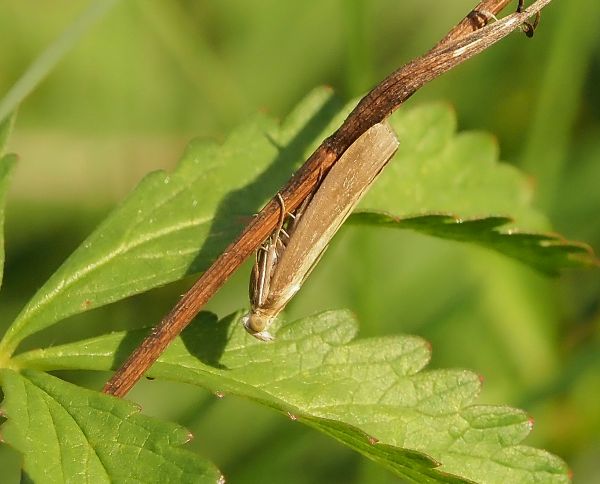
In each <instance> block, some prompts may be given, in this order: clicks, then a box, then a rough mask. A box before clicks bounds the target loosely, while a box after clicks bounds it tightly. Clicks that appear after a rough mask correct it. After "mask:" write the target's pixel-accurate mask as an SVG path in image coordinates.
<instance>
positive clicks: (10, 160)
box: [0, 131, 17, 286]
mask: <svg viewBox="0 0 600 484" xmlns="http://www.w3.org/2000/svg"><path fill="white" fill-rule="evenodd" d="M1 136H2V132H1V131H0V137H1ZM0 153H2V146H1V145H0ZM16 163H17V157H16V156H15V155H5V156H3V157H1V158H0V286H1V285H2V276H3V274H4V207H5V204H6V194H7V193H8V187H9V183H10V178H11V174H12V172H13V169H14V167H15V165H16Z"/></svg>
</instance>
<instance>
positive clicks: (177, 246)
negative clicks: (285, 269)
mask: <svg viewBox="0 0 600 484" xmlns="http://www.w3.org/2000/svg"><path fill="white" fill-rule="evenodd" d="M334 115H337V116H338V119H335V121H332V118H333V117H334ZM340 116H341V114H340V113H339V106H338V105H337V101H336V100H335V99H333V98H332V96H331V93H330V92H329V91H326V90H320V91H318V92H315V93H314V94H313V95H312V96H310V97H309V98H308V99H307V100H305V102H304V103H303V104H302V106H301V108H299V109H298V110H297V111H296V112H294V113H292V115H291V116H290V117H289V118H288V121H287V122H286V123H285V124H284V125H283V126H279V125H278V124H277V123H276V122H275V121H274V120H272V119H270V118H268V117H266V116H263V115H259V116H256V117H255V118H254V119H252V120H251V121H249V122H248V123H246V124H245V125H244V126H242V127H241V128H239V129H238V130H237V131H235V132H234V133H232V134H231V135H230V136H229V138H228V139H227V141H226V142H225V143H224V144H223V145H221V146H218V145H216V144H214V143H208V142H205V141H193V142H192V143H190V145H189V146H188V148H187V150H186V152H185V153H184V155H183V157H182V159H181V161H180V163H179V165H178V167H177V169H176V170H175V171H174V172H173V173H172V174H166V173H164V172H162V171H160V172H155V173H151V174H150V175H148V176H147V177H146V178H144V180H142V182H141V183H140V184H139V185H138V187H137V188H136V189H135V191H134V192H133V193H132V194H131V195H130V196H129V197H128V198H127V199H126V200H125V201H124V202H123V203H122V204H121V206H120V207H118V208H117V209H115V211H114V212H113V213H112V214H111V215H109V217H108V218H107V219H106V220H105V221H104V222H103V223H102V224H100V226H99V227H98V228H97V229H96V231H95V232H94V233H93V234H92V235H90V237H88V239H87V240H85V241H84V242H83V244H82V245H81V246H80V247H79V248H78V249H77V250H76V251H75V252H74V253H73V254H72V255H71V256H70V257H69V258H68V259H67V261H66V262H65V263H64V264H63V265H62V266H61V267H60V268H59V269H58V270H57V271H56V272H55V273H54V274H53V275H52V277H51V278H50V279H49V280H48V281H47V282H46V284H44V286H43V287H42V288H40V290H39V291H38V292H37V294H36V295H35V296H34V297H33V298H32V299H31V300H30V301H29V303H28V304H27V306H26V307H25V308H24V309H23V311H22V312H21V314H20V315H19V316H18V317H17V319H16V320H15V321H14V323H13V325H12V326H11V327H10V329H9V330H8V332H7V334H6V335H5V337H4V339H3V340H2V343H0V346H1V348H0V352H3V353H5V354H11V353H12V352H13V351H14V349H15V348H16V346H17V345H18V343H19V342H20V341H21V340H22V339H23V338H25V337H27V336H29V335H30V334H32V333H34V332H36V331H39V330H41V329H43V328H46V327H48V326H50V325H52V324H54V323H55V322H57V321H60V320H61V319H64V318H66V317H68V316H71V315H73V314H77V313H80V312H83V311H86V310H89V309H92V308H95V307H98V306H102V305H104V304H108V303H111V302H114V301H117V300H119V299H123V298H125V297H127V296H130V295H132V294H136V293H139V292H143V291H146V290H148V289H151V288H153V287H156V286H160V285H163V284H166V283H168V282H172V281H175V280H177V279H180V278H181V277H183V276H185V275H186V274H190V273H195V272H198V271H200V270H203V269H204V268H206V266H207V265H209V264H210V262H211V261H212V260H213V259H214V258H215V257H216V256H217V255H218V254H219V253H220V252H221V251H222V250H223V249H224V248H225V247H226V245H227V244H228V243H229V242H230V241H231V239H232V238H233V237H234V236H235V234H236V233H238V232H239V231H240V230H241V228H242V227H243V223H244V221H245V220H249V218H250V217H251V216H252V214H253V213H254V212H255V211H256V210H257V209H258V208H259V207H260V206H261V205H262V204H263V203H264V202H265V201H266V200H267V199H268V198H269V197H270V196H271V195H272V192H273V190H276V189H277V188H276V187H278V186H280V185H282V184H283V183H284V182H285V181H286V179H287V178H288V177H289V175H290V172H292V171H293V169H294V167H295V165H297V164H298V163H300V162H301V160H303V159H304V158H305V157H306V156H308V154H310V153H311V152H312V150H313V149H314V148H315V144H316V143H318V141H319V140H320V139H321V138H322V137H323V136H325V134H324V133H327V132H330V131H331V130H332V129H333V126H335V125H336V124H338V123H339V122H340V120H339V117H340Z"/></svg>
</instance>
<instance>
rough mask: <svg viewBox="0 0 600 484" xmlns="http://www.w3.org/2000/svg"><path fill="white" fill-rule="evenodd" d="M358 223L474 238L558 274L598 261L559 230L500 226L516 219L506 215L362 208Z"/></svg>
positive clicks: (355, 219) (466, 239)
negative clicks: (390, 211)
mask: <svg viewBox="0 0 600 484" xmlns="http://www.w3.org/2000/svg"><path fill="white" fill-rule="evenodd" d="M351 220H352V221H353V222H354V223H358V224H364V225H377V226H389V227H393V228H400V229H405V228H406V229H412V230H416V231H419V232H422V233H425V234H429V235H433V236H435V237H441V238H443V239H450V240H458V241H461V242H471V243H475V244H477V245H480V246H482V247H486V248H488V249H493V250H495V251H497V252H500V253H502V254H504V255H507V256H510V257H513V258H514V259H517V260H520V261H521V262H524V263H525V264H527V265H530V266H532V267H534V268H536V269H538V270H539V271H541V272H545V273H547V274H551V275H555V274H557V273H558V269H559V268H567V267H581V265H597V264H598V261H597V259H596V257H595V256H594V253H593V251H592V248H591V247H590V246H588V245H586V244H582V243H580V242H569V241H566V240H564V239H563V238H561V237H560V236H559V235H556V234H551V233H548V234H545V233H524V232H518V231H516V230H513V229H508V230H507V231H502V230H499V229H500V227H502V226H504V225H506V224H511V223H512V222H513V221H512V220H511V219H509V218H506V217H486V218H479V219H466V220H464V219H460V218H456V217H453V216H449V215H421V216H415V217H406V218H402V217H397V216H393V215H389V214H387V213H382V212H366V211H365V212H358V213H355V214H354V215H353V216H352V219H351Z"/></svg>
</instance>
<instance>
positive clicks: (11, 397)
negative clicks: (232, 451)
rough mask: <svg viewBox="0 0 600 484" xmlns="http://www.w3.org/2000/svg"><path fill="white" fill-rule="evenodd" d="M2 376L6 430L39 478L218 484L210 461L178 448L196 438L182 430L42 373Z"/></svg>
mask: <svg viewBox="0 0 600 484" xmlns="http://www.w3.org/2000/svg"><path fill="white" fill-rule="evenodd" d="M0 377H1V379H2V388H3V391H4V394H5V399H4V402H3V411H4V412H5V415H6V417H7V418H8V420H7V422H5V423H4V424H3V426H2V435H3V438H4V441H5V442H7V443H8V444H10V445H11V446H13V447H15V448H16V449H17V450H19V451H20V452H22V453H23V455H24V464H23V468H24V472H25V473H26V474H27V476H28V477H29V478H30V479H32V480H33V481H35V482H94V483H100V482H148V483H150V482H156V483H163V482H190V483H191V482H207V483H208V482H210V483H216V482H219V479H220V473H219V471H218V470H217V469H216V468H215V467H214V466H213V465H212V464H211V463H209V462H206V461H203V460H202V459H200V458H199V457H198V456H196V455H195V454H193V453H192V452H189V451H187V450H183V449H180V448H178V447H179V446H181V445H183V444H184V443H186V442H188V441H189V440H190V438H191V435H190V433H189V432H188V431H187V430H185V429H184V428H182V427H179V426H177V425H175V424H172V423H167V422H161V421H159V420H156V419H151V418H149V417H145V416H143V415H140V414H139V408H137V407H136V406H135V405H133V404H131V403H129V402H126V401H123V400H119V399H117V398H113V397H109V396H107V395H103V394H102V393H98V392H93V391H90V390H85V389H83V388H80V387H77V386H75V385H71V384H69V383H66V382H64V381H62V380H59V379H57V378H55V377H52V376H50V375H47V374H44V373H40V372H37V371H24V372H23V373H22V374H17V373H15V372H13V371H11V370H2V371H1V373H0Z"/></svg>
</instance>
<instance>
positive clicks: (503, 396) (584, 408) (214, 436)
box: [0, 0, 600, 484]
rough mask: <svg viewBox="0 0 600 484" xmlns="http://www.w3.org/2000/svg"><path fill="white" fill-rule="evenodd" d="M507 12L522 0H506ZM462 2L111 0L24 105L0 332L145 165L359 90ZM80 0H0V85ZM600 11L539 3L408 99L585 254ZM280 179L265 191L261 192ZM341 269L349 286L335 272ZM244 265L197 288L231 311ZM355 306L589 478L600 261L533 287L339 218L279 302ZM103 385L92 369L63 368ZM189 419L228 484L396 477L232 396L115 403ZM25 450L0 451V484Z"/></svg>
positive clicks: (592, 236) (132, 310) (153, 391)
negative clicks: (523, 28) (514, 174)
mask: <svg viewBox="0 0 600 484" xmlns="http://www.w3.org/2000/svg"><path fill="white" fill-rule="evenodd" d="M515 3H516V2H515ZM474 4H475V2H474V0H454V1H452V2H440V1H438V0H404V1H398V0H303V1H302V2H282V1H281V0H261V1H260V2H249V1H247V0H218V1H217V0H214V1H210V0H207V1H191V0H170V1H167V0H143V1H142V0H131V1H121V2H119V3H118V4H117V5H116V7H115V8H113V9H112V10H111V11H110V12H109V14H108V15H107V16H106V17H104V18H103V19H102V20H101V22H100V23H99V24H98V25H96V26H95V27H94V28H93V29H92V30H91V31H90V32H88V33H87V34H86V35H85V37H84V38H83V40H82V41H81V42H79V43H78V44H77V45H76V47H75V49H74V50H73V51H72V52H71V53H69V55H68V56H67V57H66V58H65V59H64V60H63V61H62V62H61V63H60V64H59V65H58V67H57V68H56V69H55V70H54V71H52V73H51V74H50V76H49V77H48V78H47V79H46V81H45V82H44V83H43V84H42V85H41V86H40V87H39V88H38V89H37V90H36V91H35V92H34V93H33V95H31V96H30V97H29V98H28V99H27V100H26V102H25V103H24V104H23V105H22V106H21V109H20V112H19V117H18V120H17V125H16V128H15V131H14V133H13V135H12V137H11V139H10V142H9V150H10V151H13V152H16V153H18V154H19V156H20V158H21V162H20V164H19V166H18V168H17V171H16V174H15V176H14V180H13V184H12V189H11V192H10V196H9V202H8V208H7V221H6V254H7V256H6V269H5V278H4V287H3V290H2V293H1V294H0V308H1V311H2V315H3V317H2V320H1V321H0V324H1V325H2V327H3V328H4V327H6V326H7V325H8V324H9V323H10V322H11V320H12V318H13V317H14V316H15V315H16V313H17V312H18V311H19V310H20V308H21V307H22V306H23V304H24V303H25V302H26V301H27V300H28V299H29V298H30V297H31V295H32V294H33V292H34V291H35V290H36V289H37V288H38V287H39V286H40V285H41V284H42V283H43V282H44V281H45V280H46V278H47V277H48V276H49V275H50V274H51V273H52V272H53V271H54V270H55V269H56V268H57V267H58V265H59V264H60V263H61V262H62V261H63V260H64V259H65V258H66V257H67V256H68V255H69V253H70V252H71V251H72V250H73V249H74V248H75V247H77V246H78V244H79V243H80V242H81V241H82V240H83V239H84V238H85V236H86V235H87V234H88V233H89V232H90V231H91V230H92V229H93V228H94V227H95V225H96V224H97V223H98V222H99V221H100V220H102V219H103V217H104V216H105V215H106V214H107V213H108V211H110V209H111V208H112V207H114V206H115V204H117V203H118V202H119V201H120V200H121V199H122V198H123V197H124V196H125V195H126V194H127V193H128V192H129V191H130V190H131V189H132V188H133V187H134V186H135V184H136V183H137V182H138V181H139V179H140V178H141V177H142V176H143V175H144V174H145V173H146V172H148V171H150V170H153V169H156V168H166V169H171V168H172V167H173V166H174V165H175V163H176V161H177V159H178V157H179V155H180V154H181V152H182V150H183V148H184V146H185V144H186V142H187V141H188V140H189V139H191V138H192V137H196V136H199V137H205V138H210V139H217V140H222V139H224V137H225V136H226V135H227V133H228V132H229V131H230V130H231V129H232V128H233V127H235V126H236V125H238V124H240V123H241V122H243V121H244V120H245V119H247V118H248V117H249V116H250V115H251V114H252V113H254V112H256V111H257V110H264V111H267V112H269V113H271V114H272V115H274V116H277V117H279V118H282V117H284V116H285V115H286V114H287V113H288V112H289V111H290V109H291V108H292V107H293V106H294V105H295V104H296V103H297V102H298V101H299V100H300V99H302V98H303V97H304V96H305V95H306V94H307V93H308V92H309V91H310V90H311V89H313V88H314V87H316V86H318V85H322V84H328V85H331V86H332V87H333V89H334V90H335V91H336V92H337V93H338V94H339V95H340V96H342V97H343V98H344V99H347V100H349V99H352V98H353V97H355V96H359V95H361V94H362V93H364V92H365V91H366V90H368V89H369V87H371V86H372V85H374V84H375V83H377V82H378V81H379V80H380V79H382V78H383V77H384V76H385V75H386V74H388V73H389V72H390V71H391V70H393V69H395V68H396V67H398V66H400V65H401V64H403V63H404V62H406V61H408V60H410V59H411V58H413V57H415V56H418V55H419V54H421V53H423V52H424V51H426V50H427V49H428V48H430V47H431V46H432V45H433V44H434V43H435V42H436V41H437V40H438V39H439V38H440V37H441V36H442V35H443V34H444V33H445V32H446V31H447V30H448V29H449V28H450V27H451V26H452V25H454V24H455V23H456V22H458V21H459V20H460V19H461V18H462V16H464V15H465V14H466V12H468V11H469V9H470V8H472V7H473V6H474ZM85 5H86V4H85V3H83V2H72V1H65V0H55V1H54V2H51V5H50V4H44V5H42V4H41V3H40V2H37V1H33V0H3V2H2V4H1V5H0V35H1V39H2V41H1V42H0V96H2V95H4V93H6V92H7V91H8V89H9V88H10V87H11V86H12V84H13V83H14V82H15V81H16V80H17V79H18V78H19V77H20V75H21V74H22V73H23V71H24V70H25V69H26V67H27V66H28V65H29V63H30V62H31V61H32V60H33V59H34V58H35V57H36V56H37V55H38V54H39V53H40V52H41V51H42V50H43V49H44V48H45V47H46V46H48V44H49V43H51V42H52V41H53V40H54V39H55V38H56V37H57V36H58V35H59V34H60V33H61V32H62V31H63V30H64V29H65V28H66V27H67V26H68V25H69V24H70V23H71V22H72V21H73V20H74V19H75V17H76V16H77V15H78V14H79V13H80V12H81V11H82V9H83V8H84V7H85ZM599 20H600V2H598V0H569V1H568V2H567V1H563V2H558V1H557V2H553V3H552V4H551V5H550V7H549V8H547V9H546V10H545V11H544V14H543V17H542V24H541V26H540V28H539V30H538V32H537V33H536V36H535V38H534V39H533V40H528V39H526V38H525V37H524V36H523V35H519V34H513V35H511V36H510V37H509V38H508V39H506V40H504V41H503V42H501V43H500V44H499V45H497V46H495V47H493V48H492V49H491V50H490V51H488V52H486V53H484V54H483V55H481V56H479V57H478V58H476V59H474V60H472V61H470V62H468V63H467V64H466V65H463V66H461V67H459V68H457V69H455V70H454V71H453V72H451V73H449V74H447V75H445V76H444V77H443V78H441V79H439V80H437V81H435V82H434V83H433V84H431V85H430V86H427V87H426V88H425V89H423V90H422V91H421V92H420V93H418V94H417V95H416V96H415V97H414V98H413V99H412V100H410V101H409V103H408V104H409V105H417V104H419V103H424V102H427V101H430V100H444V101H447V102H449V103H451V104H452V105H453V106H454V108H455V110H456V113H457V117H458V120H459V127H460V129H461V130H463V129H476V130H485V131H489V132H492V133H494V134H495V135H496V136H497V138H498V140H499V144H500V146H501V154H502V155H501V156H502V159H503V160H506V162H508V163H512V164H515V165H517V166H519V167H520V168H522V169H523V170H524V171H525V172H527V173H528V174H529V175H530V176H531V179H532V182H533V183H535V184H536V187H537V198H536V200H535V201H534V203H535V204H536V205H537V206H538V207H540V209H542V210H543V211H544V212H545V213H546V214H547V215H548V216H549V218H550V219H551V221H552V223H553V226H554V228H555V229H556V230H557V231H559V232H560V233H562V234H563V235H565V236H566V237H568V238H570V239H578V240H582V241H585V242H588V243H589V244H590V245H592V247H594V248H595V250H596V252H599V251H600V89H599V86H600V34H598V25H600V24H599ZM273 188H274V190H275V189H276V187H273ZM340 274H343V277H340V276H339V275H340ZM247 277H248V266H246V267H245V268H244V270H242V271H240V272H239V273H238V274H237V275H235V276H234V277H233V279H232V280H231V282H230V283H228V285H227V286H226V287H225V288H224V289H223V290H222V291H221V292H220V293H219V294H218V295H217V297H216V298H215V299H214V300H213V301H211V303H210V304H209V307H208V309H210V310H213V311H215V312H216V313H217V314H219V316H224V315H226V314H228V313H229V312H231V311H234V310H236V309H238V308H240V307H242V306H244V305H246V304H247V289H246V285H247V282H246V281H247ZM190 283H191V280H187V281H181V282H180V283H177V284H173V285H170V286H168V287H165V288H162V289H159V290H154V291H151V292H150V293H149V294H143V295H140V296H136V297H133V298H130V299H128V300H126V301H123V302H119V303H117V304H113V305H111V306H108V307H105V308H100V309H98V310H95V311H92V312H90V313H86V314H83V315H79V316H76V317H73V318H71V319H69V320H68V321H65V322H64V323H62V324H60V325H59V326H58V327H57V328H55V329H52V330H48V331H46V332H44V334H42V335H40V336H39V337H38V338H37V339H36V340H33V341H31V342H29V345H30V346H35V345H36V344H45V345H48V344H58V343H60V342H64V341H67V340H69V341H70V340H74V339H79V338H81V337H86V336H90V335H96V334H101V333H105V332H107V331H110V330H114V329H123V328H130V327H140V326H149V325H152V324H154V323H155V322H157V321H158V320H159V319H160V318H161V316H162V315H163V314H164V313H165V312H166V311H167V310H168V309H169V308H170V306H171V305H172V304H173V303H174V302H175V300H176V299H177V298H178V296H179V294H181V293H182V292H183V291H184V290H185V288H187V287H188V286H189V284H190ZM342 307H344V308H351V309H352V310H354V311H355V312H356V313H357V315H358V317H359V319H360V321H361V325H362V327H361V336H369V335H382V334H397V333H412V334H419V335H422V336H424V337H426V338H427V339H428V340H429V341H431V342H432V345H433V360H432V366H433V367H466V368H472V369H474V370H475V371H477V372H479V373H481V374H482V375H484V377H485V385H484V391H483V394H482V396H481V401H482V402H489V403H508V404H510V405H514V406H519V407H522V408H524V409H526V410H527V411H528V412H529V413H530V414H531V415H532V416H533V417H534V418H535V421H536V426H535V429H534V432H533V433H532V435H531V437H530V438H529V439H528V441H527V443H529V444H531V445H535V446H541V447H544V448H546V449H548V450H550V451H552V452H554V453H556V454H558V455H560V456H562V457H563V458H565V459H566V460H567V462H568V463H569V465H570V466H571V467H572V469H573V471H574V476H575V482H581V483H588V482H590V483H591V482H600V403H599V401H600V390H599V389H600V351H599V350H600V338H599V336H600V274H599V271H598V270H590V271H571V272H568V273H565V274H564V275H563V276H562V277H560V278H558V279H547V278H545V277H542V276H540V275H539V274H536V273H534V272H533V271H531V270H529V269H527V268H525V267H523V266H521V265H519V264H518V263H515V262H512V261H510V260H507V259H505V258H502V257H500V256H497V255H495V254H492V253H490V252H487V251H484V250H483V249H477V248H474V247H470V246H464V245H462V244H458V243H451V242H447V241H441V240H436V239H432V238H428V237H425V236H422V235H417V234H412V233H409V232H402V231H391V230H383V229H374V228H368V229H365V228H364V227H345V228H344V229H342V231H341V232H340V234H339V236H338V237H337V238H336V239H335V241H334V243H333V244H332V247H331V248H330V250H329V251H328V253H327V254H326V255H325V257H324V258H323V260H322V262H321V264H320V265H319V267H318V268H317V269H316V271H315V273H314V275H313V276H311V278H310V280H309V282H308V283H307V284H306V286H305V287H304V289H303V290H302V291H301V292H300V294H299V295H298V297H297V298H296V299H295V300H294V301H293V302H292V304H291V305H290V306H289V310H288V314H289V316H290V317H301V316H304V315H308V314H310V313H313V312H316V311H319V310H322V309H331V308H342ZM61 376H63V377H65V378H67V379H69V380H71V381H75V382H78V383H80V384H84V385H86V386H89V387H92V388H96V389H99V388H100V387H101V385H102V383H103V381H104V380H105V379H106V376H107V375H105V374H102V375H97V374H95V375H90V374H87V373H86V374H77V373H69V374H65V373H63V374H61ZM130 398H131V399H133V400H135V401H137V402H139V403H140V404H141V405H142V407H143V409H144V411H145V412H146V413H147V414H151V415H156V416H160V417H162V418H167V419H174V420H176V421H178V422H180V423H181V424H183V425H185V426H187V427H188V428H189V429H191V430H192V431H193V433H194V435H195V440H194V441H193V442H192V443H191V446H192V447H193V448H194V449H195V450H197V451H198V452H201V453H202V454H203V455H206V456H208V457H209V458H210V459H212V460H213V461H214V462H215V463H216V464H217V465H218V466H219V467H220V468H221V470H222V471H223V472H224V473H225V475H226V476H227V478H228V480H229V482H235V483H255V482H286V483H287V484H292V483H314V482H340V483H341V482H356V483H359V482H365V483H372V482H377V483H379V482H396V479H395V478H394V477H393V476H391V475H390V474H388V473H387V472H386V471H384V470H380V469H379V468H377V467H376V466H375V465H374V464H371V463H370V462H368V461H367V460H365V459H363V458H362V457H360V456H359V455H357V454H354V453H352V452H351V451H349V450H347V449H345V448H344V447H342V446H341V445H338V444H337V443H336V442H334V441H332V440H330V439H328V438H325V437H323V436H321V435H319V434H318V433H317V432H315V431H312V430H309V429H306V428H303V427H301V426H300V425H299V424H298V423H295V422H292V421H290V420H288V419H286V418H285V417H283V416H281V415H278V414H274V413H273V412H271V411H268V410H266V409H263V408H261V407H259V406H257V405H255V404H251V403H248V402H245V401H242V400H239V399H235V398H233V397H226V398H224V399H218V398H216V397H215V396H213V395H211V394H208V393H207V392H203V391H202V390H199V389H197V388H194V387H188V386H184V385H175V384H170V383H164V382H158V381H152V382H143V383H141V384H140V385H138V387H136V388H135V390H134V391H133V392H132V393H131V394H130ZM18 466H19V456H18V455H17V454H16V453H15V452H13V451H12V450H10V449H9V448H7V447H6V446H2V447H0V469H2V471H1V474H0V482H2V483H4V482H18V480H19V470H18V469H19V467H18Z"/></svg>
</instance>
